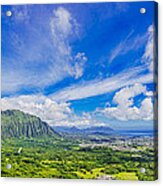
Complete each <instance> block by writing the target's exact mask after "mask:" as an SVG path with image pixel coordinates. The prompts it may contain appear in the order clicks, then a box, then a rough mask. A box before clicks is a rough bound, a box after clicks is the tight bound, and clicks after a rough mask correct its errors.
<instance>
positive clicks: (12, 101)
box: [1, 95, 72, 124]
mask: <svg viewBox="0 0 163 186" xmlns="http://www.w3.org/2000/svg"><path fill="white" fill-rule="evenodd" d="M69 106H70V105H69V104H68V103H57V102H54V101H52V100H51V99H49V98H47V97H46V96H43V95H26V96H18V97H11V98H8V97H6V98H2V99H1V107H2V110H7V109H18V110H21V111H23V112H26V113H29V114H33V115H36V116H38V117H40V118H41V119H42V120H43V121H47V122H48V123H50V124H53V122H54V124H56V123H57V122H60V121H61V120H63V119H67V118H68V116H69V114H71V113H72V111H71V109H70V107H69Z"/></svg>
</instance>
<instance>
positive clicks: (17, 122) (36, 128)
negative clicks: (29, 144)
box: [1, 110, 60, 139]
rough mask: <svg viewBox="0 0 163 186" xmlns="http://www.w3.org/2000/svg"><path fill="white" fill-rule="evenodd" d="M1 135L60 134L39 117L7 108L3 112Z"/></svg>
mask: <svg viewBox="0 0 163 186" xmlns="http://www.w3.org/2000/svg"><path fill="white" fill-rule="evenodd" d="M1 136H2V139H4V138H10V137H16V138H20V137H27V138H30V137H41V136H56V137H57V136H60V135H59V134H58V133H57V132H55V131H54V129H53V128H52V127H50V126H49V125H48V124H47V123H46V122H43V121H41V119H40V118H39V117H36V116H33V115H30V114H26V113H24V112H21V111H19V110H6V111H2V112H1Z"/></svg>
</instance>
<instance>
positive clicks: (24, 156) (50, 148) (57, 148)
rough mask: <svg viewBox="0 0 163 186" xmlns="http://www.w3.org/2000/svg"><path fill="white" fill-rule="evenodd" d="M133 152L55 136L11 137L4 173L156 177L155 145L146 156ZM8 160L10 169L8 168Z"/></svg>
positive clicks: (5, 149)
mask: <svg viewBox="0 0 163 186" xmlns="http://www.w3.org/2000/svg"><path fill="white" fill-rule="evenodd" d="M20 147H22V152H21V153H20V154H19V153H18V149H19V148H20ZM76 147H78V148H76ZM132 154H133V153H132ZM132 154H131V152H127V151H125V152H123V151H122V152H120V151H113V150H112V149H109V148H102V147H98V148H94V149H92V148H81V147H79V146H78V145H77V144H75V143H74V142H73V141H71V140H69V141H67V140H56V139H55V138H45V139H39V138H37V139H34V138H33V139H32V138H31V139H8V140H5V141H2V176H3V177H8V176H12V177H48V178H53V177H54V178H80V179H97V178H100V177H102V176H103V177H104V176H107V175H110V176H112V178H113V179H121V180H138V179H139V180H154V179H155V174H154V173H155V169H154V158H153V157H154V152H153V151H152V149H146V151H144V152H143V157H139V158H137V157H132ZM135 154H136V153H135ZM139 154H141V153H139ZM9 163H10V164H11V165H12V168H11V169H7V168H6V165H7V164H9ZM140 167H145V168H146V173H145V174H142V173H140V169H139V168H140Z"/></svg>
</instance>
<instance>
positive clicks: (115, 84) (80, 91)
mask: <svg viewBox="0 0 163 186" xmlns="http://www.w3.org/2000/svg"><path fill="white" fill-rule="evenodd" d="M144 70H145V69H144V67H142V66H141V67H136V68H131V69H128V70H127V71H124V72H121V73H119V74H117V75H115V76H113V77H109V78H106V79H102V80H101V79H97V80H93V81H88V82H83V83H80V84H78V85H74V86H71V87H68V88H65V89H63V90H61V91H59V92H56V93H54V94H52V95H50V97H51V98H52V99H53V100H64V101H70V100H78V99H83V98H88V97H92V96H98V95H102V94H105V93H109V92H112V91H115V90H117V89H119V88H122V87H124V86H128V85H133V84H134V83H150V82H152V81H153V75H152V73H149V74H146V75H139V74H140V73H141V72H143V71H144Z"/></svg>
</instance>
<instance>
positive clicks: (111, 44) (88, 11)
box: [2, 2, 156, 128]
mask: <svg viewBox="0 0 163 186" xmlns="http://www.w3.org/2000/svg"><path fill="white" fill-rule="evenodd" d="M142 7H144V8H146V10H147V11H146V13H145V14H141V13H140V8H142ZM154 7H155V4H154V3H153V2H137V3H98V4H96V3H93V4H56V5H17V6H16V5H15V6H2V105H3V106H2V108H3V109H20V110H22V111H24V112H29V113H31V114H35V115H38V116H39V117H41V119H43V120H45V121H47V122H48V123H50V124H51V125H68V126H69V125H70V126H71V125H76V126H79V127H85V126H90V125H91V126H92V125H110V126H112V127H113V128H116V127H117V126H119V123H122V125H123V126H124V128H125V127H126V128H133V127H135V128H136V127H139V126H143V124H145V126H148V127H152V120H153V106H154V96H153V93H152V91H153V90H154V89H155V87H154V84H153V60H154V56H153V49H154V46H153V37H154V33H155V29H156V28H155V27H156V25H155V22H154V19H153V17H154V11H153V10H154ZM8 10H11V11H12V16H11V17H7V16H6V11H8Z"/></svg>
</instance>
